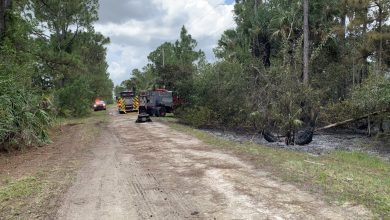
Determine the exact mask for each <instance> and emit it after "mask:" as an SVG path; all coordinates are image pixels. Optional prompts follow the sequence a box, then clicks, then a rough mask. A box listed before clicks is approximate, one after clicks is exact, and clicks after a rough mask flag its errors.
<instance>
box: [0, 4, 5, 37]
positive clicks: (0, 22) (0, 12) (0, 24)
mask: <svg viewBox="0 0 390 220" xmlns="http://www.w3.org/2000/svg"><path fill="white" fill-rule="evenodd" d="M5 1H6V0H0V41H1V38H3V35H4V33H5V11H6V10H5Z"/></svg>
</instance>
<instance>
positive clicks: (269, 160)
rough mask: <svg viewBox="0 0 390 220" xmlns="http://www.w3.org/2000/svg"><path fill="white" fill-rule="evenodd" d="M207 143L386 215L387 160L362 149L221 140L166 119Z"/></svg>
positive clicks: (389, 206) (389, 192)
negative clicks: (319, 152) (323, 151)
mask: <svg viewBox="0 0 390 220" xmlns="http://www.w3.org/2000/svg"><path fill="white" fill-rule="evenodd" d="M168 124H169V125H170V126H171V127H172V128H173V129H175V130H178V131H182V132H185V133H187V134H190V135H192V136H195V137H196V138H198V139H200V140H202V141H203V142H204V143H207V144H209V145H212V146H215V147H219V148H223V149H229V150H233V151H235V152H238V153H240V154H243V155H247V156H250V157H252V158H253V159H254V161H255V163H256V164H257V165H258V166H259V167H262V168H264V169H267V170H269V171H270V172H272V174H273V175H276V176H277V177H279V178H282V179H283V180H284V181H288V182H291V183H294V184H295V185H297V186H300V187H301V188H303V189H305V190H307V191H310V192H316V193H322V194H323V195H324V196H325V197H326V198H327V199H328V200H332V201H334V200H336V201H339V202H340V203H344V202H347V201H348V202H351V203H354V204H361V205H364V206H366V207H367V208H369V209H370V210H371V211H372V212H373V214H375V215H376V217H377V218H382V219H388V218H389V216H390V163H388V162H386V161H383V160H381V159H380V158H377V157H375V156H372V155H369V154H367V153H362V152H347V151H334V152H332V153H330V154H327V155H323V156H312V155H310V154H306V153H303V152H296V151H291V150H284V149H276V148H270V147H266V146H262V145H258V144H253V143H249V142H248V143H243V144H240V143H237V142H233V141H227V140H223V139H221V138H218V137H215V136H213V135H210V134H208V133H206V132H204V131H200V130H197V129H194V128H191V127H188V126H184V125H181V124H177V123H172V122H169V121H168Z"/></svg>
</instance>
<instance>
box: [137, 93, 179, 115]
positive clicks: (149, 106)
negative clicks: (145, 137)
mask: <svg viewBox="0 0 390 220" xmlns="http://www.w3.org/2000/svg"><path fill="white" fill-rule="evenodd" d="M141 96H144V97H146V100H147V102H146V106H145V107H146V112H147V114H149V115H150V116H156V117H165V115H166V114H167V113H172V111H173V107H174V96H173V92H172V91H168V90H166V89H155V90H151V91H143V92H141V93H140V97H141Z"/></svg>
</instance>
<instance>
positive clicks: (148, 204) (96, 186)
mask: <svg viewBox="0 0 390 220" xmlns="http://www.w3.org/2000/svg"><path fill="white" fill-rule="evenodd" d="M110 112H111V114H112V115H110V122H109V124H108V125H101V126H107V127H106V128H105V131H104V132H103V134H102V135H100V136H99V137H96V144H95V146H94V147H93V148H92V149H91V150H90V154H91V157H90V159H89V161H87V162H86V165H84V166H83V168H82V169H81V170H80V171H79V173H78V176H77V179H76V181H75V183H74V184H73V186H72V187H71V188H70V189H69V190H68V192H67V193H66V194H65V197H64V200H63V202H62V205H61V207H60V209H59V211H58V213H57V217H58V218H59V219H72V220H73V219H83V220H86V219H356V218H360V219H364V218H366V213H365V211H364V209H362V208H359V207H334V206H330V205H328V204H327V203H325V202H323V201H321V200H318V199H317V198H316V197H314V196H312V195H310V194H308V193H306V192H302V191H300V190H299V189H297V188H296V187H294V186H292V185H289V184H286V183H283V182H280V181H278V180H277V179H275V178H272V174H270V173H267V172H263V171H261V170H256V169H255V168H254V167H253V166H252V165H251V164H250V163H247V162H245V161H242V160H240V159H238V157H235V156H234V155H231V154H229V153H226V152H222V151H219V150H217V149H215V148H213V147H211V146H207V145H205V144H204V143H202V142H201V141H199V140H197V139H195V138H194V137H191V136H189V135H186V134H183V133H180V132H177V131H174V130H172V129H170V128H169V127H168V126H166V125H164V124H161V123H157V122H153V123H146V124H135V123H134V121H135V117H136V115H135V114H134V115H132V116H129V115H117V114H114V110H113V109H110Z"/></svg>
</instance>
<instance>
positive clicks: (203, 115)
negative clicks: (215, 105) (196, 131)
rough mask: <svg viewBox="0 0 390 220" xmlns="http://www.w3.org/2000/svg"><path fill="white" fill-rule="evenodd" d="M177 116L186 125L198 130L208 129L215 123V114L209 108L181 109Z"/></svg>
mask: <svg viewBox="0 0 390 220" xmlns="http://www.w3.org/2000/svg"><path fill="white" fill-rule="evenodd" d="M177 116H178V117H179V119H180V121H181V122H182V123H184V124H188V125H190V126H193V127H196V128H202V127H207V126H209V125H211V123H212V122H213V116H214V113H213V112H212V111H211V110H210V109H209V108H207V107H203V106H201V107H193V108H190V107H188V108H185V109H181V110H179V111H178V112H177Z"/></svg>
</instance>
